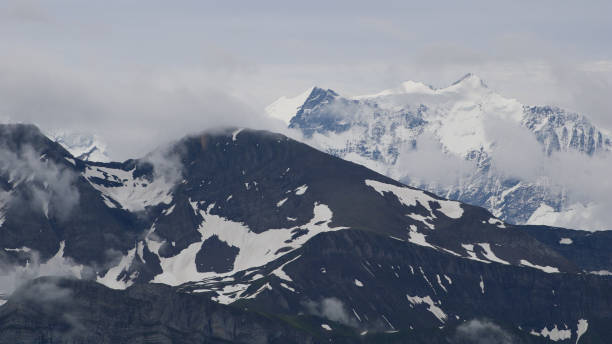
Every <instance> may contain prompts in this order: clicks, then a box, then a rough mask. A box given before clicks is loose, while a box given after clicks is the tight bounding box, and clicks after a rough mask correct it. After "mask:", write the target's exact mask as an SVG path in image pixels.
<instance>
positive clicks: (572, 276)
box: [0, 125, 612, 344]
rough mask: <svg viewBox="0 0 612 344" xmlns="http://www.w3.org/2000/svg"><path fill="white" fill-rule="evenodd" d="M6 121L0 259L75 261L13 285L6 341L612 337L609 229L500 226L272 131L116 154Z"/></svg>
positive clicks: (11, 270) (17, 271)
mask: <svg viewBox="0 0 612 344" xmlns="http://www.w3.org/2000/svg"><path fill="white" fill-rule="evenodd" d="M0 134H1V135H0V154H1V156H2V159H1V160H0V161H1V162H0V232H1V233H2V235H0V266H1V267H2V269H3V270H0V271H1V273H2V274H6V276H8V279H9V280H11V279H12V280H13V281H14V282H15V283H13V284H18V283H17V282H18V280H19V278H18V277H20V276H24V275H25V276H29V277H36V276H44V275H46V274H52V275H61V276H64V277H61V278H59V277H54V278H49V277H43V278H40V279H35V280H34V281H30V282H26V283H25V284H22V285H21V287H19V288H18V289H17V290H16V291H15V292H13V290H12V289H10V288H8V287H6V288H5V290H2V291H0V293H4V294H10V293H12V295H11V296H10V297H8V301H7V302H6V303H4V301H3V300H0V301H2V302H3V303H4V305H1V306H0V342H1V343H32V342H33V343H88V342H96V343H145V342H146V343H202V342H206V343H216V342H219V343H226V342H234V343H329V342H330V341H331V342H334V343H356V342H364V343H370V342H372V343H376V342H380V343H407V342H415V343H450V344H453V343H473V342H475V338H489V339H490V340H489V341H488V342H490V343H549V342H556V343H576V342H579V343H605V342H606V341H605V339H606V338H609V337H610V336H612V332H611V331H612V329H611V328H610V327H609V326H608V325H607V324H609V323H610V322H611V321H612V276H610V271H612V250H610V249H609V247H612V235H611V234H612V232H600V233H588V232H582V231H575V230H569V229H561V228H549V227H530V226H513V225H509V224H505V223H503V222H502V221H500V220H498V219H496V218H495V217H494V216H492V215H491V214H490V213H489V212H488V211H486V210H485V209H482V208H479V207H475V206H471V205H468V204H464V203H459V202H453V201H448V200H445V199H442V198H439V197H437V196H435V195H433V194H430V193H427V192H423V191H421V190H418V189H414V188H409V187H406V186H404V185H402V184H401V183H399V182H397V181H394V180H392V179H390V178H388V177H385V176H382V175H380V174H378V173H376V172H373V171H371V170H368V169H367V168H365V167H363V166H360V165H356V164H353V163H350V162H347V161H344V160H341V159H339V158H336V157H333V156H330V155H327V154H325V153H322V152H319V151H317V150H315V149H313V148H311V147H309V146H307V145H305V144H302V143H299V142H296V141H294V140H291V139H289V138H287V137H285V136H282V135H279V134H273V133H269V132H264V131H253V130H225V131H220V132H216V133H204V134H201V135H196V136H190V137H186V138H184V139H182V140H180V141H178V142H176V143H174V144H172V145H170V146H168V147H164V148H163V149H160V150H158V151H155V152H152V153H151V154H149V155H147V156H146V157H144V158H142V159H136V160H128V161H125V162H114V163H93V162H87V161H81V160H79V159H76V158H74V157H73V156H71V155H70V153H69V152H67V151H66V150H64V149H63V148H62V147H61V146H59V145H58V144H56V143H54V142H52V141H50V140H49V139H47V138H46V137H44V135H42V134H41V133H40V131H38V129H37V128H36V127H34V126H24V125H12V126H0ZM414 163H415V164H416V163H418V161H415V162H414ZM26 266H27V268H26ZM5 267H6V268H5ZM24 271H25V272H24ZM34 271H35V272H34ZM26 272H27V273H26ZM0 286H2V285H0ZM2 287H4V286H2ZM111 288H112V289H111ZM5 298H7V297H5Z"/></svg>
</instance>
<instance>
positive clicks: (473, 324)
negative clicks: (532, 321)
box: [452, 319, 519, 344]
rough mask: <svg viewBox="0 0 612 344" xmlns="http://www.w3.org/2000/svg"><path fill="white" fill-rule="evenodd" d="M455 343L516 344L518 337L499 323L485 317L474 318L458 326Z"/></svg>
mask: <svg viewBox="0 0 612 344" xmlns="http://www.w3.org/2000/svg"><path fill="white" fill-rule="evenodd" d="M452 343H454V344H516V343H519V342H518V341H517V338H515V337H514V336H513V335H512V334H510V333H508V332H507V331H505V330H504V329H502V328H501V327H500V326H499V325H497V324H495V323H493V322H491V321H489V320H486V319H483V320H479V319H472V320H470V321H468V322H465V323H463V324H461V325H459V326H458V327H457V329H456V330H455V336H454V338H453V342H452Z"/></svg>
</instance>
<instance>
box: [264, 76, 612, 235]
mask: <svg viewBox="0 0 612 344" xmlns="http://www.w3.org/2000/svg"><path fill="white" fill-rule="evenodd" d="M307 93H308V96H307V97H305V99H304V94H302V95H300V96H299V97H297V98H294V99H290V100H287V99H286V98H281V100H279V101H277V102H275V103H273V104H271V105H270V106H268V107H267V108H266V110H267V111H268V112H269V114H270V115H271V116H274V117H276V118H290V120H289V121H288V126H289V127H290V128H294V129H297V130H299V131H300V132H301V134H302V135H303V136H304V142H306V143H308V144H311V145H313V146H315V147H317V148H319V149H321V150H323V151H325V152H327V153H330V154H332V155H336V156H338V157H341V158H343V159H346V160H349V161H353V162H356V163H359V164H363V165H365V166H368V167H369V168H372V169H374V170H376V171H378V172H380V173H382V174H385V175H387V176H390V177H392V178H395V179H399V180H401V181H402V182H404V183H406V184H409V185H412V186H416V187H420V188H423V189H425V190H428V191H431V192H433V193H435V194H439V195H444V197H446V198H449V199H456V200H459V201H462V202H466V203H470V204H474V205H478V206H481V207H485V208H487V209H489V210H490V211H491V212H492V213H493V214H494V215H495V216H497V217H498V218H500V219H502V220H504V221H508V222H510V223H515V224H548V225H556V226H569V227H580V228H584V229H595V230H597V229H610V222H609V221H610V220H609V218H607V217H605V214H607V212H605V210H604V209H606V208H607V206H608V205H607V203H602V201H601V200H600V199H597V198H596V197H595V196H594V193H593V192H592V193H591V194H589V195H586V196H583V195H582V193H584V192H583V190H568V189H567V184H568V183H567V182H566V180H565V179H568V178H567V177H566V178H565V179H561V178H559V179H560V180H555V179H551V178H550V175H552V174H555V173H553V172H555V171H559V170H564V169H572V168H574V167H575V165H576V164H578V165H581V164H583V163H584V162H586V163H588V159H586V158H588V157H597V158H598V159H606V161H608V162H609V161H612V159H610V158H609V157H608V155H609V153H610V151H611V150H612V142H611V137H612V136H611V135H610V133H609V132H608V131H606V130H604V129H601V128H597V127H596V126H594V125H593V124H592V123H591V122H590V121H589V120H588V119H587V118H586V117H585V116H582V115H578V114H574V113H568V112H566V111H564V110H562V109H559V108H555V107H549V106H526V105H523V104H521V103H519V102H518V101H517V100H515V99H509V98H504V97H503V96H501V95H499V94H497V93H495V92H494V91H492V90H491V89H489V88H488V87H487V85H486V84H485V82H484V81H482V80H481V79H480V78H478V77H477V76H475V75H472V74H468V75H466V76H464V77H463V78H461V79H460V80H458V81H457V82H455V83H453V84H452V85H450V86H449V87H446V88H442V89H435V88H433V87H431V86H427V85H425V84H422V83H418V82H413V81H408V82H405V83H403V84H401V85H400V86H399V87H398V88H395V89H389V90H384V91H382V92H379V93H376V94H373V95H365V96H357V97H343V96H340V95H339V94H338V93H336V92H335V91H333V90H325V89H321V88H317V87H315V88H312V89H309V90H308V91H307ZM302 99H304V100H303V101H302ZM299 102H302V103H301V105H299V106H297V107H296V106H295V104H297V103H299ZM286 103H289V104H292V105H291V106H290V107H286V108H285V107H283V106H282V104H286ZM271 109H272V110H274V111H273V112H271ZM279 109H283V110H285V111H286V112H285V113H284V114H281V113H280V112H279ZM576 155H578V156H583V157H585V158H583V160H578V159H577V158H576ZM415 158H416V159H419V160H420V161H421V163H420V164H418V165H417V166H414V165H413V164H412V159H415ZM572 159H573V160H577V161H576V162H573V164H574V165H573V166H572V163H571V162H570V161H572ZM585 159H586V160H585ZM548 160H550V162H551V163H549V161H548ZM592 160H595V159H592ZM427 161H431V162H430V164H429V165H427V166H424V165H425V164H426V163H427ZM562 163H565V165H562V167H555V166H556V165H554V164H557V165H560V164H562ZM594 165H595V164H594ZM608 165H609V163H608ZM606 166H607V165H606ZM508 167H511V168H508ZM594 169H598V168H597V167H594ZM542 170H545V173H541V171H542ZM538 173H539V174H538ZM569 179H571V178H569ZM587 179H588V178H587ZM574 180H575V179H574ZM576 188H578V187H576ZM575 194H579V195H580V197H573V196H574V195H575ZM598 212H599V213H598ZM591 213H592V214H591ZM585 214H590V215H589V216H586V215H585ZM602 214H603V215H602ZM602 216H604V217H602Z"/></svg>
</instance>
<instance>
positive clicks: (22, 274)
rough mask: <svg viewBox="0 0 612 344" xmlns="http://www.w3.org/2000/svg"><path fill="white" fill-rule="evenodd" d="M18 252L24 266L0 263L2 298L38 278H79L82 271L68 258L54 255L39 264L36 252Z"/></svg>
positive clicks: (38, 255)
mask: <svg viewBox="0 0 612 344" xmlns="http://www.w3.org/2000/svg"><path fill="white" fill-rule="evenodd" d="M18 250H20V252H19V255H20V257H21V258H22V259H23V260H25V261H26V263H25V265H20V264H13V263H7V262H1V261H0V295H4V297H6V296H10V295H11V294H12V293H13V292H14V291H15V290H18V289H19V288H20V287H21V286H22V285H24V284H26V283H27V282H29V281H31V280H33V279H36V278H38V277H41V276H62V277H80V271H82V270H83V268H82V266H80V265H77V264H76V263H74V261H73V260H72V259H71V258H68V257H63V256H59V255H56V256H54V257H52V258H50V259H48V260H47V261H45V262H41V260H40V254H39V253H38V251H36V250H31V249H27V248H23V249H18ZM61 251H62V250H60V252H61ZM62 253H63V252H62Z"/></svg>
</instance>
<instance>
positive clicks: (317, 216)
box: [147, 201, 346, 286]
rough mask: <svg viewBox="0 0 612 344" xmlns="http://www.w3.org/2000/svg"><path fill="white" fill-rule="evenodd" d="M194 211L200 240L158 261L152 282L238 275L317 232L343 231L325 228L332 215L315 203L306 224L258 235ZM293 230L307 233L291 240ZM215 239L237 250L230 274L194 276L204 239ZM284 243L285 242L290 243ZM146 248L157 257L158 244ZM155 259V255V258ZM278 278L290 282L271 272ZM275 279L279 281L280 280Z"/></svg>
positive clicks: (214, 273)
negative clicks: (311, 214) (197, 256)
mask: <svg viewBox="0 0 612 344" xmlns="http://www.w3.org/2000/svg"><path fill="white" fill-rule="evenodd" d="M190 203H191V204H192V207H193V208H194V211H196V212H198V213H199V214H200V216H202V218H203V221H202V223H201V224H200V226H199V228H198V231H199V232H200V235H201V239H200V241H198V242H194V243H192V244H191V245H189V246H188V247H187V248H185V249H183V250H182V251H181V252H179V253H178V254H177V255H175V256H173V257H167V258H166V257H160V258H159V259H160V264H161V267H162V273H160V274H159V275H157V276H155V278H154V280H153V282H157V283H164V284H168V285H171V286H176V285H179V284H182V283H185V282H190V281H198V280H202V279H205V278H210V277H214V276H229V275H233V274H235V273H236V272H238V271H243V270H248V269H251V268H254V267H259V266H263V265H265V264H267V263H269V262H271V261H273V260H276V259H278V258H280V257H281V256H283V255H285V254H287V253H289V252H291V251H293V250H295V249H297V248H299V247H300V246H301V245H303V244H304V243H305V242H306V241H308V240H309V239H310V238H312V237H313V236H315V235H317V234H318V233H321V232H329V231H337V230H341V229H345V228H346V227H329V224H330V222H331V219H332V216H333V213H332V211H331V210H330V209H329V207H328V206H327V205H324V204H320V203H315V205H314V208H313V217H312V219H311V220H310V222H309V223H307V224H305V225H302V226H299V227H291V228H281V229H269V230H267V231H265V232H262V233H255V232H252V231H251V230H250V229H249V228H248V227H247V226H245V225H244V224H242V223H239V222H234V221H230V220H228V219H225V218H223V217H220V216H218V215H213V214H210V213H209V211H210V206H209V209H207V210H206V211H204V210H200V209H199V208H198V206H197V202H191V201H190ZM297 228H306V229H308V233H307V234H305V235H302V236H300V237H298V238H296V239H294V240H291V237H292V236H293V233H292V231H293V230H294V229H297ZM212 236H217V238H218V239H219V240H221V241H224V242H225V243H227V244H228V245H230V246H234V247H238V248H239V252H238V255H237V256H236V257H235V261H234V267H233V269H232V271H229V272H226V273H223V274H219V273H216V272H198V271H197V269H196V264H195V256H196V254H197V253H198V251H199V250H200V248H201V246H202V242H204V241H205V240H206V239H208V238H210V237H212ZM290 240H291V242H289V243H287V242H286V241H290ZM147 246H148V247H149V249H150V250H151V252H153V253H154V254H158V251H159V247H160V246H161V243H159V242H155V241H154V240H147ZM284 247H288V248H289V249H288V250H283V251H281V252H278V250H279V249H280V248H284ZM158 256H159V254H158ZM275 271H276V272H277V273H278V275H280V276H282V277H281V278H283V277H284V278H283V279H286V278H288V280H290V278H289V276H287V275H286V274H284V275H283V273H284V272H281V271H282V270H278V271H277V270H275ZM280 276H279V277H280Z"/></svg>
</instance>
